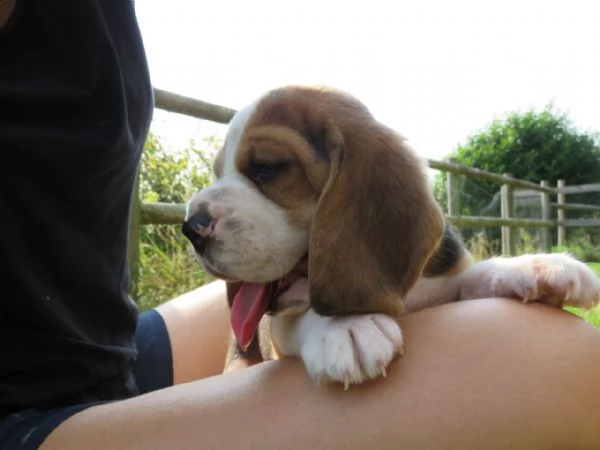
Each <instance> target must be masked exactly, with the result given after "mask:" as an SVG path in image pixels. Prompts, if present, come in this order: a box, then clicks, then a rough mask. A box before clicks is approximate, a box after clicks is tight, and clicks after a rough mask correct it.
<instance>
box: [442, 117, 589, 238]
mask: <svg viewBox="0 0 600 450" xmlns="http://www.w3.org/2000/svg"><path fill="white" fill-rule="evenodd" d="M445 159H446V160H448V161H452V162H456V163H459V164H464V165H466V166H469V167H474V168H478V169H482V170H486V171H489V172H496V173H509V174H511V175H512V176H513V177H515V178H519V179H522V180H528V181H531V182H534V183H539V182H540V180H548V181H549V182H550V184H551V185H553V186H556V182H557V180H559V179H565V180H566V181H567V183H568V184H583V183H592V182H598V181H599V180H600V141H599V139H598V136H597V135H595V134H591V133H585V132H581V131H579V130H577V129H576V128H575V127H574V126H573V124H572V122H571V120H570V118H569V117H568V116H567V115H566V114H564V113H559V112H557V111H555V110H554V109H553V106H552V105H549V106H547V107H546V108H544V109H543V110H542V111H535V110H528V111H525V112H522V113H519V112H513V113H510V114H508V115H507V116H505V117H504V118H501V119H497V120H494V121H493V122H492V123H491V124H490V125H489V126H487V127H485V128H484V129H483V130H482V131H480V132H477V133H475V134H474V135H472V136H470V137H469V138H468V139H467V140H466V142H465V143H464V144H462V145H459V146H458V147H457V148H456V149H455V150H454V151H453V152H452V153H451V154H450V155H449V156H448V157H447V158H445ZM446 177H447V174H446V173H445V172H440V173H439V174H438V175H437V176H436V179H435V183H434V192H435V195H436V198H437V199H438V201H439V202H440V203H441V204H442V205H443V206H444V207H445V206H446V203H447V198H446ZM498 191H499V185H498V184H495V183H491V182H487V181H480V180H473V179H470V178H468V177H463V178H462V179H461V182H460V204H461V208H460V213H461V214H462V215H473V216H477V215H493V214H494V212H495V211H497V210H498V209H499V205H498V203H497V202H494V201H493V199H497V195H496V194H497V193H498ZM569 200H570V201H574V200H573V199H569ZM492 230H495V229H492ZM465 231H466V232H465V233H463V234H464V235H465V237H467V238H468V237H469V236H468V235H469V234H470V233H469V231H472V230H465ZM496 232H498V230H495V231H494V233H493V234H496Z"/></svg>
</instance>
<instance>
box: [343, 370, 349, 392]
mask: <svg viewBox="0 0 600 450" xmlns="http://www.w3.org/2000/svg"><path fill="white" fill-rule="evenodd" d="M349 387H350V374H349V373H346V374H345V375H344V390H345V391H347V390H348V388H349Z"/></svg>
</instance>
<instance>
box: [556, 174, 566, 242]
mask: <svg viewBox="0 0 600 450" xmlns="http://www.w3.org/2000/svg"><path fill="white" fill-rule="evenodd" d="M566 184H567V183H565V180H558V182H557V184H556V187H557V188H558V190H559V191H558V194H557V195H556V204H557V205H558V208H556V220H558V222H562V223H558V224H556V244H557V245H558V246H559V247H564V246H565V245H566V230H565V226H564V225H563V223H564V220H565V210H564V208H561V207H560V206H561V205H564V204H565V203H566V199H565V197H566V195H565V194H564V192H560V189H561V188H564V187H565V186H566Z"/></svg>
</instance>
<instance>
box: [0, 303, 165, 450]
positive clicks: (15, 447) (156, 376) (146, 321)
mask: <svg viewBox="0 0 600 450" xmlns="http://www.w3.org/2000/svg"><path fill="white" fill-rule="evenodd" d="M135 338H136V344H137V347H138V352H139V353H138V360H137V363H136V366H135V379H136V383H137V385H138V388H139V390H140V393H142V394H143V393H147V392H150V391H154V390H157V389H162V388H165V387H168V386H171V385H172V384H173V369H172V367H173V356H172V353H171V343H170V341H169V335H168V333H167V329H166V326H165V323H164V321H163V319H162V317H161V316H160V314H158V313H157V312H156V311H155V310H149V311H146V312H144V313H142V314H140V315H139V318H138V326H137V331H136V336H135ZM98 404H100V402H98V403H86V404H81V405H73V406H68V407H63V408H57V409H53V410H50V411H41V412H40V411H37V410H26V411H21V412H18V413H14V414H11V415H10V416H8V417H6V418H4V419H2V420H0V450H33V449H37V448H39V446H40V445H41V444H42V443H43V442H44V440H45V439H46V437H47V436H48V435H49V434H50V433H51V432H52V431H53V430H54V429H55V428H56V427H58V426H59V425H60V424H61V423H62V422H63V421H65V420H66V419H68V418H69V417H71V416H73V415H74V414H76V413H78V412H80V411H83V410H84V409H87V408H90V407H91V406H95V405H98Z"/></svg>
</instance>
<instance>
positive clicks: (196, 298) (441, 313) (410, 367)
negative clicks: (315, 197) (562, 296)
mask: <svg viewBox="0 0 600 450" xmlns="http://www.w3.org/2000/svg"><path fill="white" fill-rule="evenodd" d="M159 312H160V313H161V314H162V315H163V317H165V320H166V323H167V328H168V330H169V333H170V335H171V339H172V345H173V350H174V377H175V380H176V383H178V384H177V385H176V386H173V387H170V388H166V389H162V390H160V391H155V392H152V393H148V394H145V395H142V396H139V397H137V398H133V399H129V400H124V401H118V402H114V403H111V404H107V405H102V406H96V407H92V408H90V409H88V410H86V411H83V412H81V413H79V414H77V415H75V416H73V417H71V418H70V419H68V420H67V421H65V422H64V423H63V424H62V425H61V426H59V427H58V428H57V429H56V430H55V431H54V432H53V433H52V434H51V435H50V436H49V438H48V439H47V441H46V442H45V444H44V445H43V446H42V449H43V450H53V449H61V450H69V449H81V448H86V449H89V450H94V449H103V450H106V449H112V448H114V449H121V450H126V449H172V448H186V449H192V448H202V449H210V448H215V449H228V450H229V449H231V450H234V449H244V450H251V449H257V450H258V449H260V450H267V449H277V450H292V449H307V448H310V449H311V450H318V449H327V450H335V449H372V448H377V449H380V450H383V449H397V448H409V449H441V448H443V449H449V450H452V449H461V450H465V449H482V448H486V449H512V450H515V449H528V450H530V449H533V448H535V449H540V450H541V449H546V448H548V449H550V448H552V449H557V448H569V449H587V448H589V449H592V448H597V447H598V441H597V431H596V430H597V425H598V423H599V422H598V420H599V419H598V411H600V394H599V393H598V392H597V383H598V381H597V380H598V379H600V351H598V349H599V348H600V332H599V331H598V330H596V329H595V328H593V327H592V326H591V325H589V324H587V323H586V322H584V321H583V320H581V319H579V318H578V317H575V316H573V315H571V314H569V313H567V312H565V311H562V310H560V309H558V308H553V307H549V306H545V305H540V304H527V305H524V304H521V303H520V302H518V301H516V300H510V299H478V300H471V301H465V302H460V303H453V304H447V305H443V306H438V307H435V308H431V309H427V310H423V311H420V312H416V313H413V314H410V315H407V316H405V317H403V318H401V319H400V325H401V327H402V329H403V331H404V335H405V354H404V356H402V357H401V358H398V359H397V360H395V361H394V362H393V363H392V364H391V366H390V367H389V368H388V371H387V377H386V378H382V379H379V380H376V381H369V382H366V383H364V384H363V385H360V386H352V387H351V388H350V389H349V390H348V391H344V390H343V387H342V386H340V385H325V386H316V385H315V384H314V383H313V382H312V380H310V379H309V377H308V376H307V375H306V372H305V370H304V367H303V366H302V363H301V361H300V360H298V359H296V358H289V359H284V360H279V361H271V362H266V363H262V364H259V365H256V366H252V367H250V368H244V369H243V370H237V371H234V372H231V373H227V374H221V371H222V370H223V361H224V357H225V351H226V337H227V333H228V310H227V302H226V300H225V291H224V284H222V283H220V282H217V283H213V284H211V285H208V286H205V287H203V288H201V289H199V290H196V291H193V292H191V293H188V294H186V295H184V296H182V297H180V298H178V299H175V300H174V301H172V302H169V303H167V304H165V305H162V306H161V307H159Z"/></svg>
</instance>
